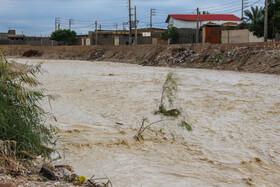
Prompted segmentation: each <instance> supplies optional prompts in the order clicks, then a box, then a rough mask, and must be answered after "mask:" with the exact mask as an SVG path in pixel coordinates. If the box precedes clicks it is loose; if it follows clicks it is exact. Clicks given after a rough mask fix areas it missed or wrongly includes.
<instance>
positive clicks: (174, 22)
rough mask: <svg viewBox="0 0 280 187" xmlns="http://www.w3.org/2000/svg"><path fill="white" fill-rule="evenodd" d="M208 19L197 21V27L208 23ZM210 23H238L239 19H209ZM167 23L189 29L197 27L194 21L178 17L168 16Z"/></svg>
mask: <svg viewBox="0 0 280 187" xmlns="http://www.w3.org/2000/svg"><path fill="white" fill-rule="evenodd" d="M209 22H210V21H199V27H201V26H203V25H205V24H207V23H209ZM211 22H212V23H215V24H217V25H222V24H224V23H227V22H231V23H237V24H240V23H241V21H218V20H217V21H211ZM168 24H169V25H172V26H175V27H177V28H190V29H196V27H197V23H196V21H184V20H178V19H174V18H170V20H169V23H168Z"/></svg>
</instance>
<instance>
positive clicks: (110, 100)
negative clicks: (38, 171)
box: [17, 59, 280, 187]
mask: <svg viewBox="0 0 280 187" xmlns="http://www.w3.org/2000/svg"><path fill="white" fill-rule="evenodd" d="M17 61H18V62H21V63H25V62H26V61H28V62H29V63H37V62H43V65H42V68H43V69H44V70H46V71H45V72H44V74H43V75H40V76H38V79H39V81H40V82H41V83H42V84H43V85H42V87H43V88H45V89H46V93H47V94H51V95H53V96H54V98H55V99H54V101H52V102H51V107H50V106H49V104H48V102H45V103H43V107H44V108H45V109H46V110H47V111H49V112H51V113H52V114H53V115H54V116H55V117H56V119H57V121H54V120H50V123H52V124H53V125H55V126H57V127H58V128H59V129H60V133H59V137H60V140H59V144H58V149H59V150H60V153H61V155H62V158H61V159H60V160H58V161H57V162H58V163H63V164H70V165H72V166H73V167H74V168H75V171H76V173H77V174H79V175H84V176H86V177H91V176H92V175H95V177H97V178H98V177H108V178H110V180H111V181H112V183H113V186H114V187H116V186H119V187H126V186H136V187H138V186H144V187H146V186H147V187H150V186H151V187H152V186H166V187H167V186H168V187H169V186H172V187H173V186H178V187H181V186H248V185H252V186H279V184H280V163H279V162H280V136H279V135H280V98H279V95H280V84H279V81H280V77H279V76H277V75H267V74H252V73H237V72H230V71H215V70H202V69H179V68H178V69H174V68H173V69H172V68H164V67H143V66H139V65H132V64H123V63H110V62H87V61H71V60H26V59H18V60H17ZM170 71H174V72H176V74H177V77H178V78H179V90H178V94H177V99H176V100H175V103H174V106H176V108H178V109H180V110H181V111H182V116H180V118H179V119H177V120H174V121H166V122H162V123H159V124H157V125H155V126H152V128H151V129H148V130H147V131H146V132H145V133H144V134H143V136H144V138H145V141H144V142H136V141H135V140H134V139H133V136H134V135H135V134H136V132H137V129H138V128H139V127H140V125H141V121H142V118H143V117H147V118H148V119H149V121H150V122H153V121H156V120H159V119H160V116H158V115H154V114H153V113H154V111H155V110H156V109H157V108H158V105H159V100H160V97H161V89H162V85H163V83H164V81H165V78H166V75H167V74H168V72H170ZM178 120H185V121H187V122H188V123H189V124H190V125H191V126H192V128H193V131H192V132H188V131H186V130H184V129H182V128H181V127H178V125H177V121H178ZM116 123H121V124H122V125H120V124H116Z"/></svg>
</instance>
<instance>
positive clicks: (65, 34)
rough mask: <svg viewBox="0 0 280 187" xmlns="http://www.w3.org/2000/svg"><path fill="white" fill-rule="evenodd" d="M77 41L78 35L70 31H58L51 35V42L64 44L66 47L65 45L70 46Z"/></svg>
mask: <svg viewBox="0 0 280 187" xmlns="http://www.w3.org/2000/svg"><path fill="white" fill-rule="evenodd" d="M76 39H77V33H76V32H75V31H71V30H69V29H63V30H57V31H54V32H52V34H51V40H55V41H58V42H64V45H65V44H68V45H70V44H71V43H72V42H74V41H75V40H76Z"/></svg>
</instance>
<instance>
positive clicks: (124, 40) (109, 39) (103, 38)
mask: <svg viewBox="0 0 280 187" xmlns="http://www.w3.org/2000/svg"><path fill="white" fill-rule="evenodd" d="M160 36H161V33H160V32H153V33H152V36H151V37H144V36H142V34H140V33H139V34H138V35H137V38H138V39H137V44H138V45H145V44H163V43H167V42H164V41H163V40H161V39H160ZM89 37H90V38H91V45H95V34H94V33H91V34H90V36H89ZM116 38H118V42H117V41H115V39H116ZM132 38H133V40H135V37H134V34H132ZM81 41H82V40H81ZM116 42H117V43H116ZM128 43H129V35H128V34H108V33H106V32H105V33H103V34H102V33H98V35H97V45H116V44H119V45H128ZM84 45H85V42H84Z"/></svg>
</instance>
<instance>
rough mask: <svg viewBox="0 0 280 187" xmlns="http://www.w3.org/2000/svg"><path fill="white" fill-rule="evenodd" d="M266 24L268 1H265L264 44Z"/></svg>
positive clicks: (265, 40)
mask: <svg viewBox="0 0 280 187" xmlns="http://www.w3.org/2000/svg"><path fill="white" fill-rule="evenodd" d="M267 22H268V0H265V15H264V42H267Z"/></svg>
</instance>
